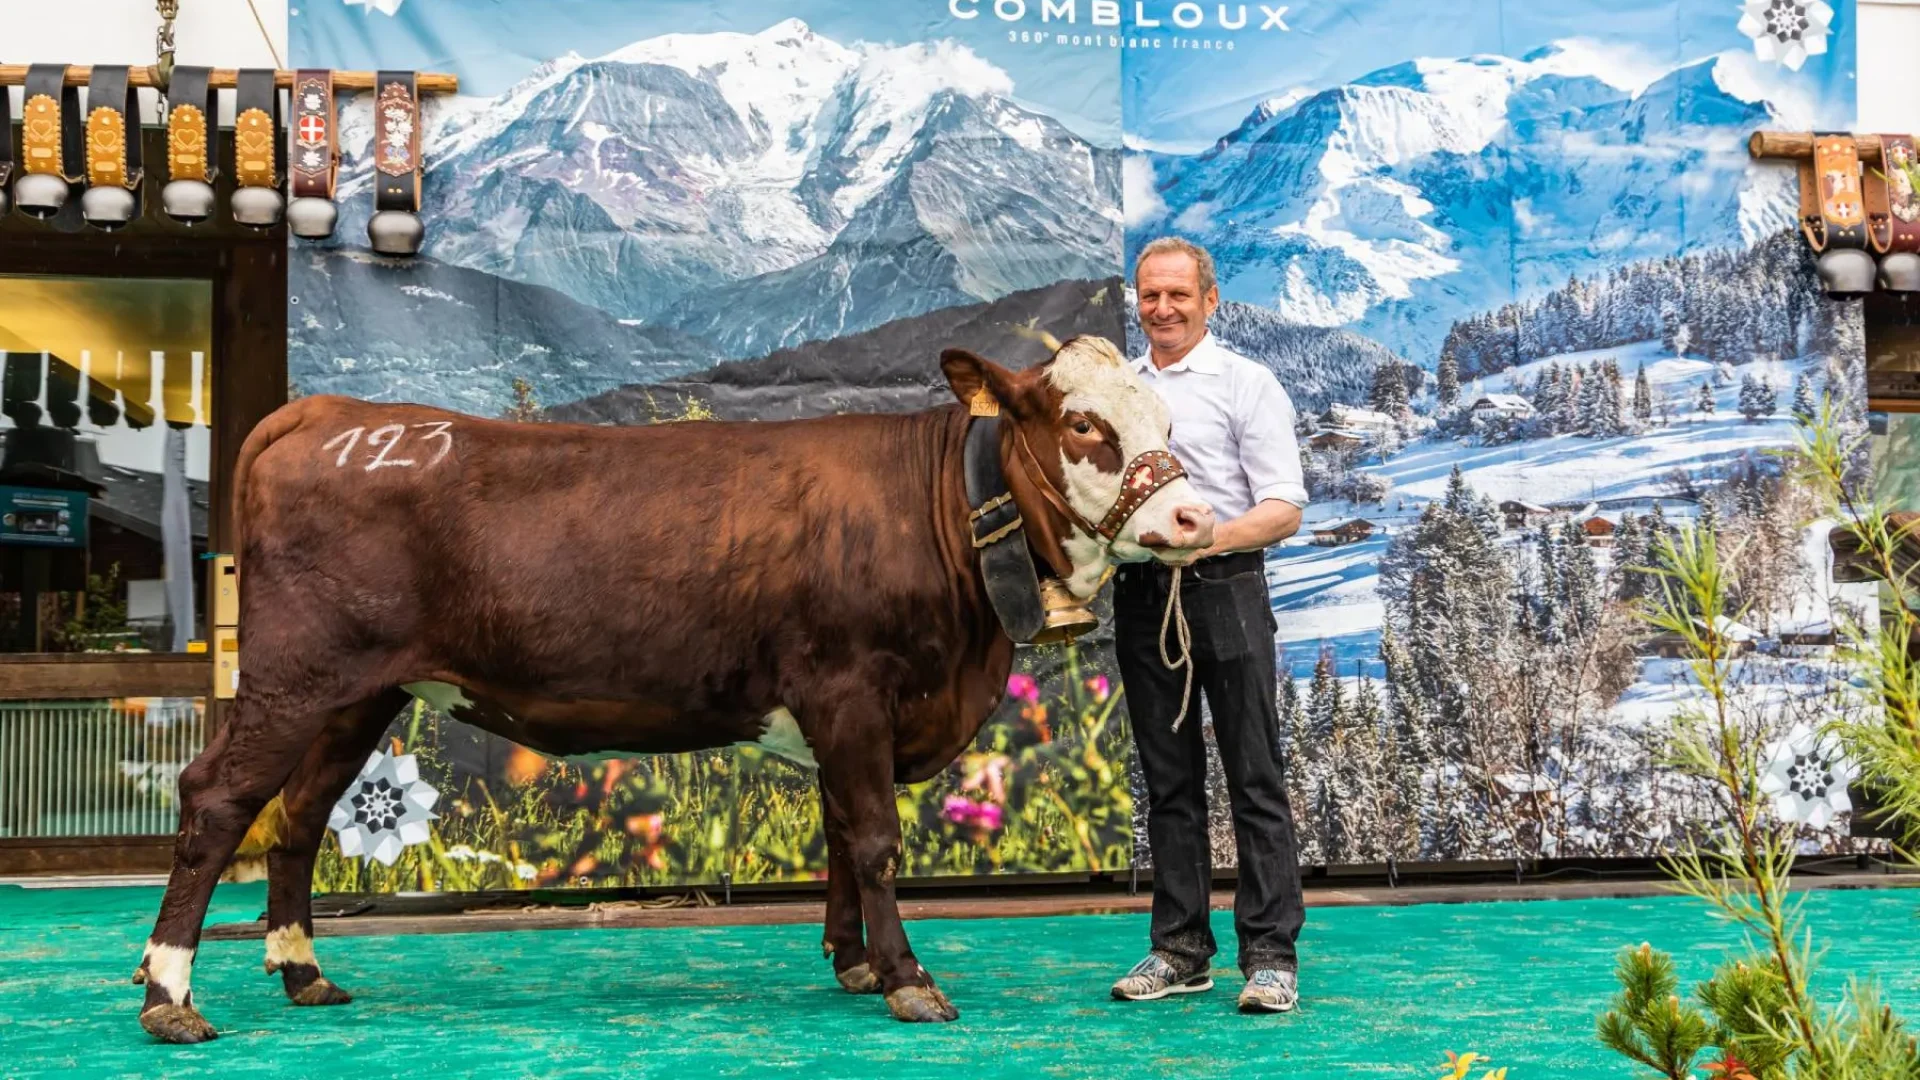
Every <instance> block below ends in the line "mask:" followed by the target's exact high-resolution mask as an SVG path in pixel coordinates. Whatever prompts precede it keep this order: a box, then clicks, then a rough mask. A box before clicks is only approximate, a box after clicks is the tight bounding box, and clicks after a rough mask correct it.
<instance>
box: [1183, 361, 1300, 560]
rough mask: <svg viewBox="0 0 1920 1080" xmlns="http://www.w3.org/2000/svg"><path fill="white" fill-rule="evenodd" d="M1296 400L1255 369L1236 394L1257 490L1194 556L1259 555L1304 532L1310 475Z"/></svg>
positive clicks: (1245, 455)
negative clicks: (1296, 428) (1297, 431)
mask: <svg viewBox="0 0 1920 1080" xmlns="http://www.w3.org/2000/svg"><path fill="white" fill-rule="evenodd" d="M1293 424H1294V415H1293V401H1292V400H1291V399H1290V398H1288V397H1287V392H1286V391H1285V390H1283V389H1281V387H1280V380H1279V379H1277V378H1275V377H1274V375H1273V372H1271V371H1268V370H1267V369H1266V368H1256V369H1254V370H1253V371H1251V372H1250V373H1249V375H1248V377H1247V378H1246V381H1245V384H1244V385H1243V386H1242V387H1241V388H1240V389H1239V392H1238V393H1237V394H1235V396H1234V405H1233V427H1234V429H1235V430H1236V431H1237V432H1238V435H1239V443H1240V467H1241V469H1242V470H1244V471H1245V473H1246V476H1247V487H1248V488H1249V489H1250V490H1252V492H1253V500H1254V507H1253V509H1252V510H1249V511H1247V512H1246V513H1245V514H1242V515H1240V516H1239V517H1237V518H1233V519H1232V520H1229V521H1222V522H1219V523H1218V524H1216V525H1215V526H1214V528H1213V546H1212V547H1210V548H1208V549H1207V550H1206V551H1204V552H1202V553H1200V555H1198V556H1195V558H1206V557H1208V556H1212V555H1225V554H1228V553H1229V552H1235V551H1258V550H1259V549H1261V548H1264V547H1270V546H1272V545H1273V544H1277V543H1279V542H1280V541H1282V540H1285V539H1286V538H1287V537H1289V536H1292V535H1293V534H1294V533H1296V532H1298V531H1299V530H1300V516H1301V511H1302V509H1303V508H1305V506H1306V505H1307V482H1306V473H1305V470H1303V469H1302V468H1301V466H1300V442H1299V440H1298V439H1297V438H1296V437H1295V436H1294V434H1293Z"/></svg>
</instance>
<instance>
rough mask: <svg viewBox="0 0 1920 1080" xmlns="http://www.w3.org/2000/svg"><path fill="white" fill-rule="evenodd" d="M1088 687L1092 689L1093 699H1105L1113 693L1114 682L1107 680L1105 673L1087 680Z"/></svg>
mask: <svg viewBox="0 0 1920 1080" xmlns="http://www.w3.org/2000/svg"><path fill="white" fill-rule="evenodd" d="M1087 689H1088V690H1090V691H1092V693H1093V700H1095V701H1105V700H1107V697H1108V695H1110V694H1112V693H1113V684H1111V683H1109V682H1107V677H1106V676H1105V675H1095V676H1094V677H1093V678H1091V679H1088V680H1087Z"/></svg>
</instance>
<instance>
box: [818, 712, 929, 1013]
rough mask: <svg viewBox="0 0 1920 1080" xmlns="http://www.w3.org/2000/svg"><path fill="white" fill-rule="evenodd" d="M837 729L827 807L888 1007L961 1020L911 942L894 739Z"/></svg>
mask: <svg viewBox="0 0 1920 1080" xmlns="http://www.w3.org/2000/svg"><path fill="white" fill-rule="evenodd" d="M843 716H845V714H843ZM845 718H846V719H847V720H849V721H854V718H853V717H850V716H848V717H845ZM863 719H864V718H863ZM836 734H838V735H841V736H842V737H841V738H838V739H835V740H834V746H833V747H832V749H830V750H829V751H828V752H827V754H826V756H825V757H823V758H822V759H821V762H820V770H821V773H820V779H821V783H822V786H823V788H824V789H825V791H826V793H827V800H826V801H827V813H828V814H829V815H830V816H832V815H838V816H839V819H840V825H839V827H840V828H841V829H843V830H844V832H845V835H846V837H847V839H848V844H847V861H848V863H849V864H850V866H851V868H852V870H853V879H854V882H855V885H856V888H857V889H858V891H859V894H860V911H861V914H862V916H864V918H865V921H866V931H867V964H868V966H869V967H870V968H871V969H872V970H873V973H874V975H876V976H878V977H879V980H880V989H881V990H882V991H883V992H884V993H885V994H886V995H887V1008H888V1009H889V1010H890V1011H891V1012H892V1013H893V1015H894V1016H895V1017H897V1018H898V1019H901V1020H912V1021H936V1022H937V1021H946V1020H954V1019H957V1018H958V1017H959V1015H960V1011H959V1010H958V1009H956V1008H954V1007H953V1003H952V1002H950V1001H948V1000H947V996H946V995H945V994H943V993H941V992H940V988H939V987H937V986H935V985H934V982H933V976H932V975H931V974H929V973H928V972H927V969H926V968H923V967H921V966H920V961H919V960H918V959H916V958H915V957H914V955H913V948H912V947H911V946H910V945H908V944H907V931H906V928H905V927H904V926H902V925H901V923H900V908H899V906H898V904H897V903H896V902H895V899H894V887H893V881H894V876H895V875H896V874H898V873H899V871H900V814H899V810H898V809H897V808H896V807H895V805H894V801H893V752H892V746H891V740H889V739H886V738H877V739H876V738H872V737H870V733H869V732H863V731H860V730H859V729H858V727H857V721H854V722H853V723H849V724H848V725H847V726H846V727H844V728H842V729H840V730H839V731H837V732H836ZM861 735H866V736H868V737H865V738H861V737H858V736H861ZM847 736H853V737H847ZM829 874H831V871H829Z"/></svg>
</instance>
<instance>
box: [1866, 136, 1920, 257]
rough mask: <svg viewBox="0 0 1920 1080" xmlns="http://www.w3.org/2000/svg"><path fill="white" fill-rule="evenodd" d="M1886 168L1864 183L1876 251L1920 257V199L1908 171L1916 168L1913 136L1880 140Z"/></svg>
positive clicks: (1882, 167)
mask: <svg viewBox="0 0 1920 1080" xmlns="http://www.w3.org/2000/svg"><path fill="white" fill-rule="evenodd" d="M1880 154H1881V161H1882V165H1881V168H1880V170H1879V172H1878V174H1876V175H1874V176H1869V177H1867V178H1866V179H1865V180H1864V181H1863V187H1864V189H1865V200H1864V201H1865V206H1866V211H1867V227H1868V234H1869V239H1870V240H1871V242H1872V245H1873V250H1874V251H1875V252H1877V253H1879V254H1881V255H1886V254H1889V253H1892V252H1909V253H1920V195H1916V193H1915V191H1914V188H1913V180H1912V177H1911V176H1909V175H1908V173H1907V167H1908V166H1911V165H1913V164H1914V145H1913V136H1911V135H1882V136H1880Z"/></svg>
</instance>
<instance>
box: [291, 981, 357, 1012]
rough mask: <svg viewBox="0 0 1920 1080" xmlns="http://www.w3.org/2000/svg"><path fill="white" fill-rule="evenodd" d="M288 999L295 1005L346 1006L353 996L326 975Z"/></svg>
mask: <svg viewBox="0 0 1920 1080" xmlns="http://www.w3.org/2000/svg"><path fill="white" fill-rule="evenodd" d="M287 998H288V999H289V1000H291V1001H292V1002H293V1003H294V1004H295V1005H345V1004H347V1003H348V1002H350V1001H352V1000H353V995H352V994H349V993H347V992H346V991H345V990H342V989H340V988H339V987H338V986H335V985H334V983H333V980H332V979H329V978H327V977H326V976H325V975H322V976H320V977H319V978H317V979H315V980H313V981H312V982H310V983H308V984H307V985H305V986H303V987H301V988H300V992H299V993H297V994H288V995H287Z"/></svg>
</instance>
